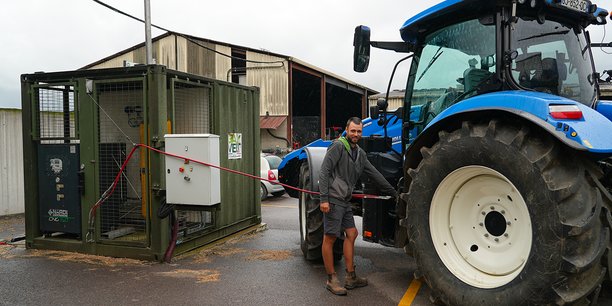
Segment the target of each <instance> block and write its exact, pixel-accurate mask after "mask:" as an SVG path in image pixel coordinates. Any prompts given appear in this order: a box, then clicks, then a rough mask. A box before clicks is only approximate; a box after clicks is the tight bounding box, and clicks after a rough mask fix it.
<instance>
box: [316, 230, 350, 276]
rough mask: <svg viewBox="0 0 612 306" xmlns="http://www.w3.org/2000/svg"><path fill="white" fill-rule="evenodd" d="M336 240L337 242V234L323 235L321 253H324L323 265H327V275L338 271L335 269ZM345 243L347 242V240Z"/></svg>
mask: <svg viewBox="0 0 612 306" xmlns="http://www.w3.org/2000/svg"><path fill="white" fill-rule="evenodd" d="M334 242H336V236H335V235H328V234H325V235H323V245H322V250H321V251H322V252H321V253H322V254H323V265H325V272H327V275H330V274H334V273H336V271H335V270H334ZM344 243H345V244H346V240H345V242H344Z"/></svg>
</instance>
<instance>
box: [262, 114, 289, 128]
mask: <svg viewBox="0 0 612 306" xmlns="http://www.w3.org/2000/svg"><path fill="white" fill-rule="evenodd" d="M286 119H287V116H261V117H259V128H260V129H273V130H275V129H277V128H278V127H279V126H280V125H281V124H283V122H284V121H285V120H286Z"/></svg>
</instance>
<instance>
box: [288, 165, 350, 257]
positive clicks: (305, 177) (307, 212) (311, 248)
mask: <svg viewBox="0 0 612 306" xmlns="http://www.w3.org/2000/svg"><path fill="white" fill-rule="evenodd" d="M311 179H312V178H311V177H310V170H309V169H308V163H307V162H304V163H303V164H302V166H301V168H300V181H299V186H300V189H304V190H310V188H311V187H310V186H311V184H310V182H311V181H310V180H311ZM299 214H300V215H299V218H300V247H301V249H302V253H303V254H304V258H306V259H307V260H310V261H321V260H322V258H323V256H322V253H321V247H322V245H323V212H322V211H321V209H320V208H319V199H316V198H315V197H314V196H313V195H312V194H310V193H306V192H300V197H299ZM342 243H343V240H342V239H336V242H335V243H334V261H337V260H340V259H342V254H343V249H342Z"/></svg>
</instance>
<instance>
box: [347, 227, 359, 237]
mask: <svg viewBox="0 0 612 306" xmlns="http://www.w3.org/2000/svg"><path fill="white" fill-rule="evenodd" d="M345 232H346V238H348V239H350V240H356V239H357V236H359V232H358V231H357V229H356V228H354V227H352V228H347V229H346V230H345Z"/></svg>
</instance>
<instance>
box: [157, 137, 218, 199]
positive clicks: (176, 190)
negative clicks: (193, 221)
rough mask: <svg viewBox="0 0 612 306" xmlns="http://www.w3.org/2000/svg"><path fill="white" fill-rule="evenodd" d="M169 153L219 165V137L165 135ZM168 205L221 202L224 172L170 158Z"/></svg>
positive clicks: (167, 163)
mask: <svg viewBox="0 0 612 306" xmlns="http://www.w3.org/2000/svg"><path fill="white" fill-rule="evenodd" d="M164 138H165V139H166V152H168V153H172V154H176V155H180V156H184V157H188V158H191V159H194V160H199V161H202V162H205V163H209V164H212V165H215V166H219V136H218V135H212V134H168V135H165V136H164ZM166 202H167V203H168V204H179V205H205V206H208V205H215V204H219V203H220V202H221V176H220V170H219V169H217V168H212V167H208V166H204V165H202V164H198V163H195V162H192V161H187V160H185V159H181V158H176V157H172V156H168V155H166Z"/></svg>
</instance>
